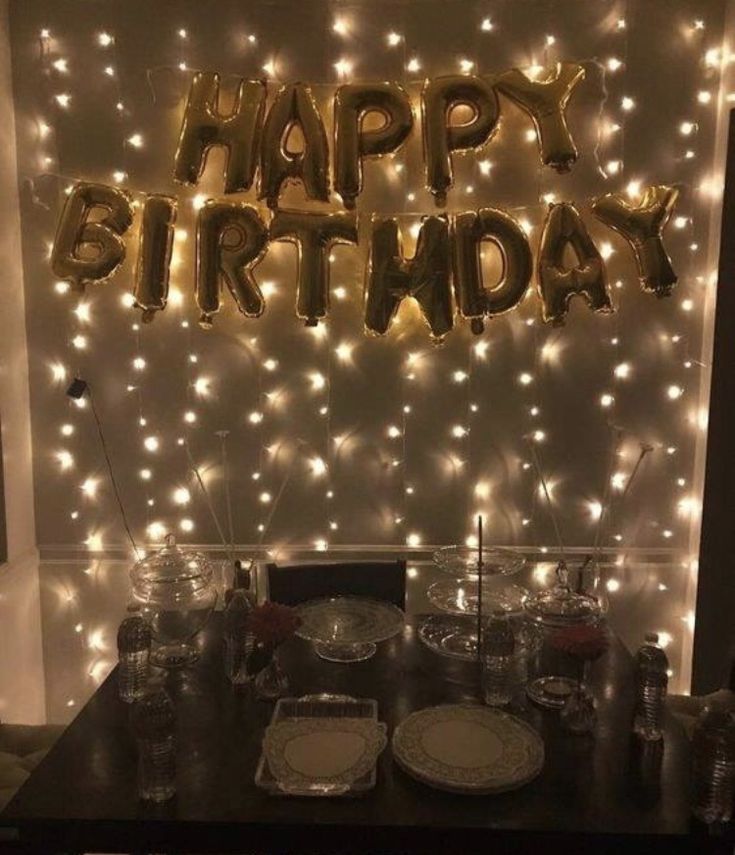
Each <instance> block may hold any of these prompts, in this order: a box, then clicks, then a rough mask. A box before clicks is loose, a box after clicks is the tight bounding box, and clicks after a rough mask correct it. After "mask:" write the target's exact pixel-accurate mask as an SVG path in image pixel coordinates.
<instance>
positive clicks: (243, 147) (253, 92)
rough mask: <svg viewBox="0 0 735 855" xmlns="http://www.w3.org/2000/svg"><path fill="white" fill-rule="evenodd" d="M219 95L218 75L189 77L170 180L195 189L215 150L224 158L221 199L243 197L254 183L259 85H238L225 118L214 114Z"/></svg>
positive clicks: (257, 82)
mask: <svg viewBox="0 0 735 855" xmlns="http://www.w3.org/2000/svg"><path fill="white" fill-rule="evenodd" d="M219 89H220V79H219V75H218V74H210V73H206V74H205V73H202V72H199V73H197V74H195V75H194V79H193V80H192V82H191V89H190V91H189V100H188V102H187V104H186V111H185V113H184V121H183V122H182V125H181V134H180V136H179V147H178V150H177V152H176V161H175V165H174V178H175V180H176V181H178V182H179V183H181V184H189V185H196V184H198V183H199V179H200V178H201V176H202V172H204V167H205V165H206V162H207V155H208V154H209V150H210V149H211V148H212V147H213V146H221V147H222V148H224V149H225V151H226V152H227V161H226V166H225V193H243V192H245V191H246V190H249V189H250V187H251V186H252V183H253V178H254V177H255V167H256V165H257V162H258V146H259V144H260V136H261V132H262V126H263V114H264V111H265V95H266V90H265V83H263V82H262V81H260V80H240V81H239V83H238V86H237V92H236V94H235V106H234V107H233V110H232V112H231V113H230V114H229V115H228V116H223V115H222V114H221V113H220V112H219Z"/></svg>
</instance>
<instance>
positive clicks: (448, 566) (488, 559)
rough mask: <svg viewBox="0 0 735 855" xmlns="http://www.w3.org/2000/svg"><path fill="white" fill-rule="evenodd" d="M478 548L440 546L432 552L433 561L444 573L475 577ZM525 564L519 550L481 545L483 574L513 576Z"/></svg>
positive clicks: (469, 577) (476, 574) (476, 573)
mask: <svg viewBox="0 0 735 855" xmlns="http://www.w3.org/2000/svg"><path fill="white" fill-rule="evenodd" d="M477 559H478V550H477V548H476V547H472V546H442V547H441V549H437V550H436V552H435V553H434V563H435V564H436V566H437V567H438V568H439V569H440V570H442V571H443V572H444V573H450V574H451V575H452V576H459V577H464V578H468V579H477V577H478V575H479V574H478V572H477ZM525 565H526V559H525V558H524V557H523V555H521V554H520V553H519V552H513V551H512V550H510V549H495V548H491V547H483V550H482V569H483V576H485V575H487V576H513V575H514V574H516V573H518V572H519V571H521V570H522V569H523V568H524V567H525Z"/></svg>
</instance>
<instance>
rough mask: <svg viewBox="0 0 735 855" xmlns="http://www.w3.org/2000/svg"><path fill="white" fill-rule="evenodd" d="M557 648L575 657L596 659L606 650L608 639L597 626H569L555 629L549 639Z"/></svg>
mask: <svg viewBox="0 0 735 855" xmlns="http://www.w3.org/2000/svg"><path fill="white" fill-rule="evenodd" d="M549 643H550V644H551V646H552V647H555V648H556V649H557V650H562V651H563V652H564V653H568V654H569V655H570V656H574V657H575V658H576V659H582V660H587V659H597V658H598V657H600V656H602V654H603V653H604V652H605V651H606V650H607V646H608V640H607V635H606V634H605V632H604V630H603V629H602V628H601V627H599V626H588V625H582V626H569V627H565V628H564V629H559V630H557V631H556V632H555V633H554V634H553V635H552V636H551V638H550V639H549Z"/></svg>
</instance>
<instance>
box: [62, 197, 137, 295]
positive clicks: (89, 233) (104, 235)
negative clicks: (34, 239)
mask: <svg viewBox="0 0 735 855" xmlns="http://www.w3.org/2000/svg"><path fill="white" fill-rule="evenodd" d="M94 210H101V211H103V215H102V217H100V218H99V219H96V220H94V221H92V222H90V221H89V215H90V213H91V212H92V211H94ZM132 222H133V208H132V206H131V204H130V197H129V196H128V194H127V193H125V192H123V191H122V190H118V189H117V188H115V187H107V186H106V185H104V184H87V183H85V182H80V183H79V184H75V185H74V187H73V188H72V191H71V193H70V194H69V198H68V199H67V200H66V204H65V205H64V210H63V211H62V212H61V219H60V220H59V225H58V227H57V229H56V237H55V239H54V246H53V249H52V250H51V269H52V270H53V272H54V274H55V275H56V276H58V277H59V279H66V280H67V281H69V282H70V283H71V285H72V287H73V288H74V289H75V290H77V291H83V290H84V286H85V285H86V283H88V282H101V281H103V280H105V279H109V278H110V276H112V275H113V273H114V272H115V271H116V270H117V268H118V267H119V266H120V265H121V264H122V262H123V261H124V259H125V243H124V241H123V240H122V235H123V234H125V232H126V231H127V230H128V228H129V227H130V224H131V223H132Z"/></svg>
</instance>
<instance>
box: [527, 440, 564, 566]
mask: <svg viewBox="0 0 735 855" xmlns="http://www.w3.org/2000/svg"><path fill="white" fill-rule="evenodd" d="M529 445H530V449H531V457H532V458H533V466H534V469H535V470H536V474H537V475H538V478H539V481H540V482H541V486H542V487H543V490H544V496H545V497H546V505H547V507H548V509H549V516H550V517H551V523H552V525H553V526H554V533H555V534H556V542H557V544H558V545H559V552H560V554H561V556H562V560H563V558H564V541H563V540H562V538H561V531H560V530H559V524H558V522H557V520H556V514H555V513H554V505H553V502H552V501H551V493H550V492H549V488H548V486H547V484H546V479H545V478H544V473H543V472H542V471H541V463H540V462H539V457H538V453H537V451H536V448H535V446H534V445H533V440H530V442H529Z"/></svg>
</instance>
